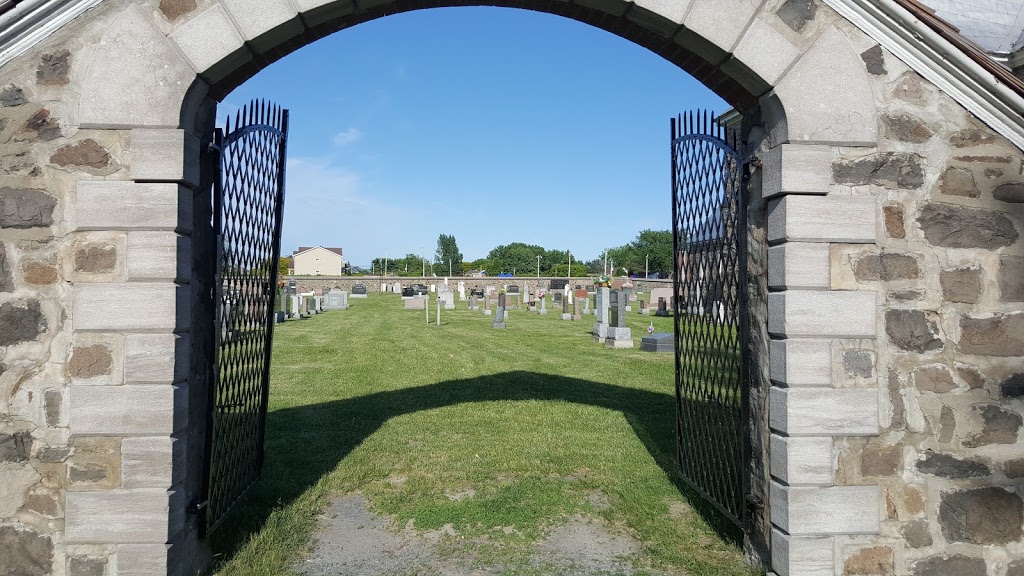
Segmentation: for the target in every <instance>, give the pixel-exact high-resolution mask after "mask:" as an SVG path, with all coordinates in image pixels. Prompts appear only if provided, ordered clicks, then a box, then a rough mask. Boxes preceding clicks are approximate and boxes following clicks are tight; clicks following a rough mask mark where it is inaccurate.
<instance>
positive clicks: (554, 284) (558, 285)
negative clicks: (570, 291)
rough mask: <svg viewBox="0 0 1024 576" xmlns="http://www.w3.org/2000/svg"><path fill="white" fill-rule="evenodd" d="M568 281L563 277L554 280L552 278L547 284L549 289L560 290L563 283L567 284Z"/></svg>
mask: <svg viewBox="0 0 1024 576" xmlns="http://www.w3.org/2000/svg"><path fill="white" fill-rule="evenodd" d="M568 283H569V281H568V280H566V279H564V278H563V279H561V280H557V279H556V280H552V281H551V282H550V283H549V284H548V289H549V290H562V289H564V288H565V285H566V284H568Z"/></svg>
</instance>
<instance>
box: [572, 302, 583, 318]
mask: <svg viewBox="0 0 1024 576" xmlns="http://www.w3.org/2000/svg"><path fill="white" fill-rule="evenodd" d="M581 302H582V300H580V299H579V298H576V299H575V300H573V301H572V319H573V320H579V319H581V318H583V316H582V315H581V314H580V310H581V309H582V307H581V304H580V303H581Z"/></svg>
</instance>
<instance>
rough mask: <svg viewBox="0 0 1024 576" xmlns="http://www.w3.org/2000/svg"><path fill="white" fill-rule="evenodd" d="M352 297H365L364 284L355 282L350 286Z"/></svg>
mask: <svg viewBox="0 0 1024 576" xmlns="http://www.w3.org/2000/svg"><path fill="white" fill-rule="evenodd" d="M351 297H352V298H366V285H365V284H356V285H355V286H353V287H352V296H351Z"/></svg>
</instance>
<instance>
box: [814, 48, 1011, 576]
mask: <svg viewBox="0 0 1024 576" xmlns="http://www.w3.org/2000/svg"><path fill="white" fill-rule="evenodd" d="M866 61H868V59H867V58H866ZM870 62H872V63H873V67H874V70H873V72H872V75H871V83H872V86H873V89H874V93H875V98H876V101H877V102H878V106H879V111H880V115H879V129H880V131H881V133H882V134H883V135H884V138H883V139H880V141H879V146H878V148H877V149H875V150H872V151H870V152H869V153H865V152H859V151H847V150H836V151H834V152H833V155H832V169H831V178H832V181H833V186H834V188H835V189H836V190H837V191H838V192H841V193H845V194H853V195H860V194H868V195H871V196H873V197H875V198H878V200H879V202H880V206H879V209H880V215H881V224H882V225H881V227H880V229H879V231H878V232H879V233H878V243H877V245H874V246H864V245H847V244H833V245H832V246H831V250H830V254H829V258H830V260H831V276H830V283H831V286H832V288H833V289H840V290H860V289H864V288H872V289H875V290H877V291H878V292H879V295H880V300H879V307H878V312H877V321H878V323H879V325H880V326H884V335H882V336H881V337H880V339H879V340H878V341H877V342H876V343H874V344H872V343H866V342H861V341H837V342H834V343H833V356H834V358H835V366H834V369H833V376H834V378H835V381H836V382H838V383H839V385H840V386H843V387H849V388H851V389H859V388H863V387H865V386H875V385H876V383H877V384H878V385H879V389H880V393H879V399H880V405H881V412H880V416H881V420H880V425H881V435H880V436H879V437H877V438H863V439H853V438H846V439H838V440H837V441H836V443H835V465H836V482H837V483H839V484H843V485H846V486H863V485H876V484H877V485H880V486H882V488H883V495H884V515H883V521H882V524H881V531H880V534H878V535H877V536H872V537H849V538H837V540H836V542H835V546H836V550H837V552H838V558H839V560H840V562H841V563H840V565H839V566H837V568H839V569H841V573H842V574H844V575H848V576H855V575H858V576H859V575H867V574H872V575H874V574H882V575H889V574H899V575H902V574H911V575H914V576H939V575H957V576H1019V575H1022V574H1024V540H1022V537H1024V532H1022V529H1024V504H1022V496H1024V488H1022V478H1024V450H1022V448H1024V443H1022V436H1021V428H1022V424H1024V403H1022V401H1021V397H1022V396H1024V240H1022V239H1021V236H1022V234H1024V154H1022V153H1021V151H1020V150H1018V149H1016V148H1015V147H1014V146H1013V145H1011V144H1010V143H1009V142H1007V141H1006V140H1005V139H1003V138H1002V137H1000V136H998V135H996V134H995V133H993V132H992V131H991V130H989V129H988V128H986V127H985V126H983V125H981V124H980V123H979V122H977V121H976V120H974V119H973V118H972V117H971V116H970V115H969V114H967V113H966V112H965V111H964V110H963V109H962V108H961V107H960V106H959V105H957V104H956V103H955V102H954V101H953V100H952V99H951V98H949V97H948V96H946V95H945V94H942V93H941V92H939V91H938V90H937V89H936V88H935V87H934V86H932V85H930V84H929V83H927V82H925V81H923V80H922V78H921V77H920V76H919V75H918V74H917V73H916V72H913V71H911V70H909V69H908V68H907V67H906V66H905V65H904V64H903V63H901V62H899V61H898V60H896V59H895V58H893V57H891V56H890V55H889V54H888V53H877V52H876V53H874V54H873V55H872V56H870Z"/></svg>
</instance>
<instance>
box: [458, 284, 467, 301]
mask: <svg viewBox="0 0 1024 576" xmlns="http://www.w3.org/2000/svg"><path fill="white" fill-rule="evenodd" d="M465 301H466V283H465V282H463V281H462V280H459V302H465Z"/></svg>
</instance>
